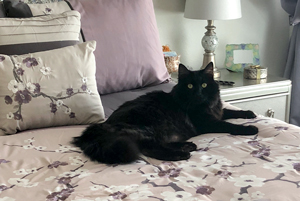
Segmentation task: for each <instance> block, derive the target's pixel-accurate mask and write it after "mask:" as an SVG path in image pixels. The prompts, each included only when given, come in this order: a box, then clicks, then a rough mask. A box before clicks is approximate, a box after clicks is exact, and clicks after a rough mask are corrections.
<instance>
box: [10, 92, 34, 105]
mask: <svg viewBox="0 0 300 201" xmlns="http://www.w3.org/2000/svg"><path fill="white" fill-rule="evenodd" d="M14 100H15V101H16V102H18V104H19V105H22V104H26V103H29V102H30V101H31V95H30V92H29V91H28V90H27V89H25V90H23V91H17V93H16V94H15V99H14Z"/></svg>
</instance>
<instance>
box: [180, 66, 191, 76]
mask: <svg viewBox="0 0 300 201" xmlns="http://www.w3.org/2000/svg"><path fill="white" fill-rule="evenodd" d="M189 73H190V71H189V70H188V69H187V67H185V65H183V64H179V68H178V76H179V77H180V76H182V75H188V74H189Z"/></svg>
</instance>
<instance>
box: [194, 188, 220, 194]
mask: <svg viewBox="0 0 300 201" xmlns="http://www.w3.org/2000/svg"><path fill="white" fill-rule="evenodd" d="M214 190H215V189H214V188H213V187H210V186H198V187H197V188H196V193H199V194H201V195H210V194H211V193H212V192H213V191H214Z"/></svg>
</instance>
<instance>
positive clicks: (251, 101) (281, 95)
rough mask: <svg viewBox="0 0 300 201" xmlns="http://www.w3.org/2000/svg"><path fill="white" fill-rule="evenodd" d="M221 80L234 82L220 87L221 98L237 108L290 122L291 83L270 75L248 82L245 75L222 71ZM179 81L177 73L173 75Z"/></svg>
mask: <svg viewBox="0 0 300 201" xmlns="http://www.w3.org/2000/svg"><path fill="white" fill-rule="evenodd" d="M220 71H221V77H220V78H219V80H223V81H233V82H235V85H234V86H223V85H220V92H221V98H222V100H223V101H226V102H228V103H230V104H232V105H234V106H236V107H239V108H241V109H244V110H252V111H254V112H255V113H257V114H261V115H264V116H269V117H274V118H277V119H280V120H283V121H285V122H289V114H290V98H291V86H292V85H291V81H290V80H288V79H285V78H281V77H276V76H272V75H270V74H268V77H267V79H262V80H248V79H244V78H243V73H235V72H229V71H228V70H226V69H220ZM172 79H173V80H174V81H177V73H174V74H172Z"/></svg>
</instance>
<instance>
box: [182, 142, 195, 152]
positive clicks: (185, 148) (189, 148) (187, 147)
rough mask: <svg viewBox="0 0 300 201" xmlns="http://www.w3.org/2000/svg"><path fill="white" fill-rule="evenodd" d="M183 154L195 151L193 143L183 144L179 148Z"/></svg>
mask: <svg viewBox="0 0 300 201" xmlns="http://www.w3.org/2000/svg"><path fill="white" fill-rule="evenodd" d="M181 150H182V151H184V152H192V151H196V150H197V145H196V144H195V143H193V142H185V143H184V145H183V146H182V148H181Z"/></svg>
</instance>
